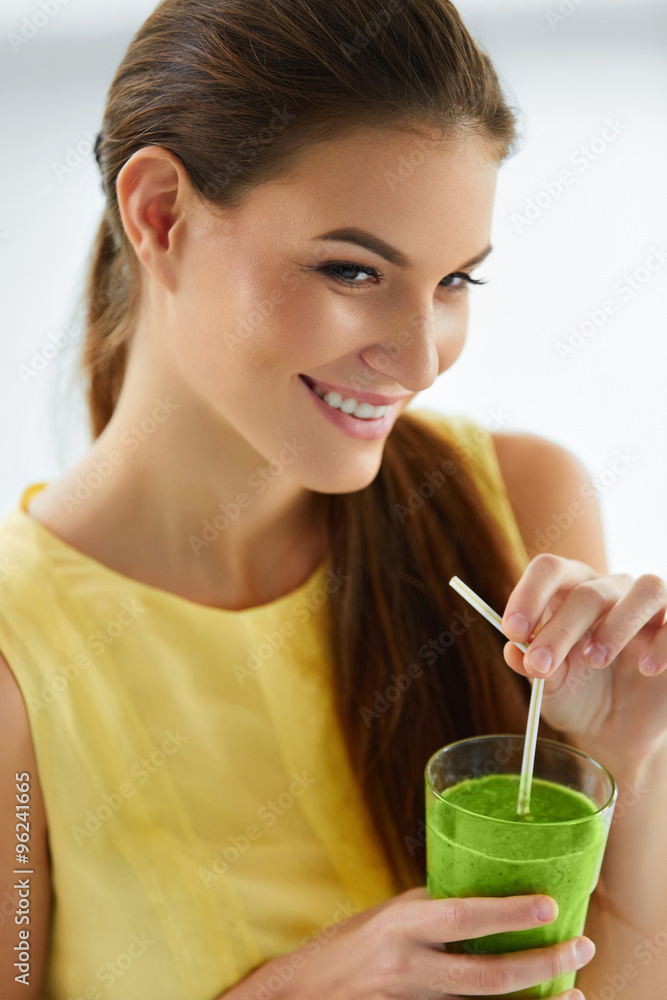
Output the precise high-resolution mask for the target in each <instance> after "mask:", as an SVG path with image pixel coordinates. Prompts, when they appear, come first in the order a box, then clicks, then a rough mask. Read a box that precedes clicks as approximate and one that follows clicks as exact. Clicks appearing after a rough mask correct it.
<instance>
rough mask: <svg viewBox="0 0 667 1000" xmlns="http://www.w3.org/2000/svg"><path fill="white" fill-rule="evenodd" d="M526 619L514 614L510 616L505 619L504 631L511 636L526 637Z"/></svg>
mask: <svg viewBox="0 0 667 1000" xmlns="http://www.w3.org/2000/svg"><path fill="white" fill-rule="evenodd" d="M528 624H529V622H528V619H527V618H524V617H523V615H519V614H516V612H515V613H514V614H513V615H510V616H509V618H508V619H507V625H506V629H507V631H508V632H511V633H512V635H526V634H527V632H528Z"/></svg>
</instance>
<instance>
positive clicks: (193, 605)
mask: <svg viewBox="0 0 667 1000" xmlns="http://www.w3.org/2000/svg"><path fill="white" fill-rule="evenodd" d="M48 485H49V484H48V482H39V483H33V484H32V485H30V486H28V487H27V488H26V489H25V490H24V491H23V494H22V495H21V499H20V501H19V504H18V506H17V507H16V509H15V513H16V514H17V515H18V516H19V517H21V518H22V519H23V520H24V522H25V523H27V524H29V525H31V526H32V528H33V530H34V531H35V532H36V533H37V534H38V535H39V536H40V537H41V538H42V539H43V540H45V541H46V542H47V543H48V544H49V545H51V546H52V547H53V548H56V549H60V550H61V551H62V552H65V553H66V554H67V555H68V556H69V558H74V559H78V560H79V561H80V562H82V563H83V564H84V565H87V566H89V567H90V568H91V569H95V570H97V571H98V572H100V573H103V574H105V575H107V576H109V577H111V578H112V579H115V580H117V581H118V582H119V583H123V584H124V585H126V586H127V585H128V584H131V585H133V586H135V587H138V588H139V589H140V590H141V591H146V592H147V593H150V594H152V595H154V596H155V597H161V598H162V599H164V600H166V601H167V602H171V603H174V602H176V603H177V604H179V605H181V606H183V607H186V608H190V609H192V610H195V609H196V610H197V611H198V612H200V611H201V612H204V613H207V612H212V613H213V614H215V615H223V616H224V615H229V616H234V617H238V616H240V615H247V616H250V615H261V614H270V613H273V612H274V611H275V610H276V609H277V608H281V607H282V606H283V605H285V604H288V603H289V602H293V601H295V600H298V599H299V598H300V597H302V596H303V595H305V594H306V593H308V592H309V591H310V590H312V589H313V588H314V587H315V586H316V585H317V584H318V583H319V581H320V578H321V577H323V576H324V575H325V572H326V570H327V566H328V563H327V561H323V562H321V563H320V564H319V565H318V566H316V568H315V569H314V570H313V572H312V573H311V574H310V576H308V577H307V579H306V580H304V582H303V583H301V584H299V586H298V587H296V588H295V589H294V590H291V591H289V593H287V594H283V595H282V596H281V597H276V598H275V599H274V600H272V601H267V602H266V603H264V604H256V605H254V606H253V607H250V608H218V607H215V606H214V605H212V604H201V603H199V602H198V601H192V600H190V598H188V597H183V596H182V595H181V594H175V593H174V592H173V591H171V590H164V589H163V588H162V587H155V586H153V584H151V583H145V582H144V581H143V580H137V579H135V578H134V577H132V576H127V575H126V574H125V573H119V572H118V571H117V570H115V569H112V568H111V567H110V566H107V565H106V564H105V563H102V562H99V560H97V559H94V558H93V557H92V556H89V555H87V554H86V553H85V552H82V551H81V550H80V549H77V548H75V547H74V546H73V545H70V544H69V542H66V541H65V540H64V539H63V538H60V537H59V536H58V535H56V534H55V533H54V532H53V531H51V529H50V528H47V526H46V525H45V524H43V523H42V522H41V521H39V520H38V519H37V518H36V517H34V516H33V515H32V514H31V513H30V512H29V510H28V504H29V503H30V501H31V500H32V498H33V497H34V496H35V495H36V494H37V493H38V492H39V491H40V490H41V489H44V487H46V486H48Z"/></svg>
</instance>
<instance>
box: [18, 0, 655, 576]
mask: <svg viewBox="0 0 667 1000" xmlns="http://www.w3.org/2000/svg"><path fill="white" fill-rule="evenodd" d="M43 2H44V4H45V5H46V7H47V8H48V9H49V10H54V9H55V11H56V12H55V14H53V16H50V17H49V20H48V23H46V24H45V25H44V26H43V27H40V28H39V30H38V31H37V32H36V33H35V36H34V37H33V38H32V39H31V40H30V41H29V42H28V43H27V44H25V45H21V46H20V48H18V50H17V51H14V48H13V47H12V44H11V40H10V33H11V32H15V33H18V32H20V31H21V30H22V28H23V27H24V26H25V22H24V20H23V19H24V18H25V17H27V18H28V19H31V18H32V17H33V16H34V15H35V14H36V13H37V12H38V11H40V9H41V8H40V5H39V0H3V4H2V8H1V9H0V53H1V55H0V73H1V77H0V88H1V93H0V134H1V135H2V137H3V144H2V149H1V151H0V176H1V179H2V184H1V186H0V275H1V279H0V280H1V282H2V287H1V298H0V317H1V326H0V427H1V438H0V466H1V468H2V477H1V479H0V517H1V516H3V515H4V514H5V513H6V512H8V511H9V510H10V509H11V508H12V507H14V506H15V504H16V503H17V502H18V499H19V496H20V493H21V492H22V490H23V489H24V488H25V487H26V486H27V485H29V484H31V483H33V482H38V481H49V480H51V479H54V478H57V477H58V476H59V475H60V474H62V472H63V471H64V469H65V468H67V467H69V466H70V465H72V464H73V463H74V462H75V461H77V460H78V459H79V458H80V457H81V456H82V455H83V454H84V453H85V451H86V450H87V446H88V443H89V438H88V432H87V424H86V418H85V409H84V406H83V401H82V394H81V391H80V389H79V388H78V387H77V384H76V382H75V381H74V379H73V377H72V370H73V365H72V362H73V361H74V360H75V357H76V350H77V336H78V333H79V329H78V327H77V326H74V327H73V326H72V325H71V321H72V317H73V313H74V307H75V303H76V300H77V297H78V294H79V292H80V289H81V284H82V281H83V276H84V273H85V268H86V264H87V257H88V252H89V248H90V245H91V242H92V239H93V236H94V233H95V231H96V229H97V225H98V221H99V216H100V213H101V211H102V207H103V196H102V190H101V183H100V178H99V173H98V170H97V165H96V163H95V160H94V157H93V154H92V152H90V153H88V154H87V155H84V156H83V157H82V158H81V162H80V163H79V164H77V165H75V166H73V168H72V169H71V170H69V172H67V173H65V174H64V175H63V176H60V177H59V176H57V167H56V164H63V163H64V162H65V158H66V156H67V153H68V147H69V146H72V147H76V146H77V144H79V143H82V142H83V143H84V147H83V148H84V149H85V142H86V135H87V133H88V135H92V136H93V137H94V135H95V134H96V132H97V129H98V128H99V125H100V122H101V115H102V109H103V106H104V101H105V96H106V91H107V88H108V86H109V83H110V81H111V78H112V76H113V73H114V71H115V69H116V66H117V65H118V62H119V61H120V59H121V58H122V56H123V53H124V51H125V49H126V47H127V44H128V43H129V41H130V38H131V37H132V34H133V33H134V32H135V31H136V30H137V28H138V27H139V26H140V24H141V23H142V21H143V20H144V19H145V17H146V16H147V14H148V13H149V12H150V11H151V10H152V9H153V6H154V3H153V0H113V2H112V3H104V4H102V3H100V2H99V0H68V2H67V3H66V4H64V3H62V0H43ZM257 2H261V0H257ZM459 9H460V10H461V12H462V14H463V15H464V18H465V19H466V21H467V23H468V25H469V27H470V28H471V30H472V31H473V34H474V35H475V36H476V37H477V39H478V40H479V41H480V42H481V43H482V44H483V45H484V46H485V47H486V48H487V50H488V51H489V52H490V54H491V56H492V58H493V59H494V62H495V65H496V67H497V69H498V70H499V72H500V74H501V77H502V80H503V83H504V85H505V87H506V89H507V91H508V92H509V94H510V97H511V99H512V101H514V102H515V103H517V104H518V105H519V106H520V107H521V109H522V112H523V128H524V134H525V139H524V142H523V146H522V148H521V150H520V151H519V152H518V154H517V155H516V156H515V157H514V158H513V159H511V160H510V161H508V162H507V163H506V164H505V165H504V166H503V167H502V170H501V172H500V176H499V188H498V197H497V202H496V210H495V218H494V228H493V234H492V237H493V244H494V247H495V251H494V253H493V254H492V256H491V257H490V258H489V260H488V262H487V263H486V264H484V265H483V266H482V267H481V268H480V269H479V270H478V271H477V272H476V274H477V275H478V276H480V277H486V278H488V279H489V284H488V285H486V286H485V287H480V288H474V289H472V290H471V299H472V303H473V305H472V313H471V325H470V336H469V340H468V343H467V345H466V348H465V350H464V353H463V355H462V356H461V358H460V360H459V361H457V363H456V364H455V365H454V366H453V368H452V369H450V370H449V371H448V372H445V373H444V374H443V375H442V376H441V377H440V378H439V379H438V381H437V383H436V384H435V386H434V387H433V388H432V389H430V390H428V391H426V392H424V393H422V394H421V395H420V396H419V397H417V399H416V400H415V402H414V403H413V405H414V406H418V407H431V408H433V409H438V410H441V411H442V412H444V413H456V412H465V413H468V414H470V415H471V416H472V417H474V418H475V419H477V420H478V421H479V422H480V423H484V424H485V425H486V426H488V427H489V428H490V429H494V427H497V426H498V424H497V422H496V423H494V414H497V413H498V412H499V411H500V412H502V413H503V414H504V417H503V428H504V429H520V430H524V431H529V432H532V433H535V434H539V435H542V436H544V437H548V438H550V439H552V440H554V441H557V442H559V443H561V444H563V445H565V446H566V447H567V448H569V449H570V450H571V451H573V452H574V453H575V454H576V455H578V456H579V458H580V459H581V460H582V461H583V462H584V464H585V465H586V466H587V468H588V470H589V472H590V475H591V478H592V479H593V480H595V481H596V482H597V483H598V485H599V486H600V489H601V493H602V504H603V516H604V521H605V532H606V537H607V545H608V551H609V556H610V567H611V570H612V571H613V572H621V571H628V572H632V573H634V574H639V573H642V572H654V573H659V574H660V575H662V576H667V531H665V529H664V527H663V525H664V517H665V504H664V498H665V496H666V494H667V430H666V418H667V406H666V405H665V381H666V377H667V375H666V373H667V342H666V337H667V329H666V324H665V312H666V310H667V261H665V263H663V264H661V265H660V266H659V267H658V268H657V269H656V270H654V271H651V272H648V271H643V270H642V266H643V265H644V262H645V261H646V260H647V259H648V258H649V257H650V255H651V252H652V249H653V248H656V249H658V250H663V251H667V206H666V197H665V190H666V183H665V168H666V165H667V115H666V110H667V98H666V95H667V57H666V56H667V4H665V3H664V2H662V0H579V2H578V3H577V2H575V0H554V2H551V3H548V2H543V0H514V2H512V0H461V2H460V4H459ZM568 10H569V11H570V13H569V14H568V13H567V11H568ZM559 11H562V12H563V13H562V14H559ZM37 20H38V21H39V20H40V18H37ZM608 119H611V120H615V121H618V122H619V123H620V127H621V131H620V134H619V135H618V137H617V138H616V139H615V140H614V141H613V142H610V143H607V144H606V145H605V148H604V149H603V150H602V151H600V146H599V145H595V144H594V145H593V147H592V149H591V153H592V155H593V157H594V158H593V160H592V161H591V162H589V163H588V166H587V168H586V169H585V170H584V169H582V168H581V165H580V164H581V162H582V154H581V152H580V151H579V150H580V147H581V146H582V145H583V146H588V147H589V149H590V148H591V143H594V141H595V140H596V138H598V137H599V136H600V135H601V134H602V131H603V129H604V128H605V123H606V122H607V120H608ZM88 148H90V147H88ZM596 150H597V155H596V153H595V151H596ZM573 158H574V159H573ZM565 169H567V170H569V171H570V176H571V177H572V182H571V183H570V184H569V185H568V186H565V187H563V189H562V192H561V193H560V195H559V196H555V197H554V196H552V197H550V196H549V195H548V193H547V188H548V187H550V188H551V191H552V192H555V191H557V187H556V186H555V185H554V183H553V182H554V181H556V180H557V178H558V175H559V173H560V172H561V171H563V170H565ZM545 185H546V186H545ZM538 195H539V196H540V198H539V201H540V202H541V207H540V206H539V205H538V207H537V212H536V211H535V210H533V215H534V216H536V217H534V218H533V219H532V220H530V221H528V222H526V221H522V219H524V220H525V215H526V205H527V202H528V201H529V200H533V201H534V200H535V199H536V198H537V196H538ZM547 201H550V203H549V204H546V203H547ZM653 261H654V262H655V258H653ZM626 274H630V275H631V276H632V275H635V274H636V278H635V279H634V280H635V281H636V283H637V284H638V285H639V287H638V288H637V290H635V291H633V292H632V294H628V293H622V292H621V291H620V290H619V287H620V286H619V283H621V284H622V285H626V279H625V278H624V275H626ZM649 275H650V276H649ZM647 277H648V280H644V279H645V278H647ZM626 287H627V286H626ZM608 300H612V305H614V306H615V307H616V308H615V311H614V312H613V313H612V314H610V315H605V314H604V312H602V313H601V310H602V309H603V305H604V304H605V302H607V301H608ZM589 310H590V311H591V312H592V313H593V314H594V315H597V318H598V320H599V319H600V314H601V315H602V317H603V318H604V322H603V323H601V324H600V325H599V326H594V325H589V326H587V327H586V328H585V329H586V330H587V331H588V333H589V334H590V335H589V336H580V342H581V346H579V347H577V348H576V349H575V350H574V351H573V353H571V354H569V355H568V356H567V357H560V356H559V353H558V345H559V344H567V342H568V339H569V338H570V337H571V336H572V332H573V328H576V329H578V330H580V329H581V327H582V324H584V323H585V322H586V321H587V320H589V319H590V317H589V315H588V311H589ZM56 335H60V336H61V341H63V340H64V341H65V342H67V344H68V346H67V347H66V348H64V349H62V350H60V351H59V352H58V353H57V356H56V358H55V359H54V360H51V361H49V362H48V364H46V367H45V368H44V370H43V371H40V372H39V373H37V374H34V375H33V376H31V377H29V378H27V379H26V377H25V374H24V376H23V377H22V375H21V371H22V370H23V371H24V372H25V368H29V367H30V366H31V365H34V364H35V363H38V361H37V362H36V359H38V358H39V356H41V355H42V352H43V350H44V348H45V347H47V349H48V345H51V344H52V343H53V340H52V337H55V336H56ZM575 343H576V341H575ZM35 352H37V354H36V353H35ZM21 366H24V368H23V369H22V367H21ZM617 452H620V453H621V454H623V455H625V456H626V458H625V460H624V462H619V461H618V460H617V458H618V456H617ZM615 460H616V461H615ZM614 463H615V469H614V468H613V465H614ZM558 513H560V512H559V511H554V514H558Z"/></svg>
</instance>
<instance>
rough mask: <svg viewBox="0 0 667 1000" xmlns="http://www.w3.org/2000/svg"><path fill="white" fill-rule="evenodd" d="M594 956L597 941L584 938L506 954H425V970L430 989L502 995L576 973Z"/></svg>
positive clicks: (460, 993)
mask: <svg viewBox="0 0 667 1000" xmlns="http://www.w3.org/2000/svg"><path fill="white" fill-rule="evenodd" d="M594 955H595V945H594V944H593V942H592V941H591V940H590V939H589V938H587V937H580V938H571V939H570V940H569V941H563V942H562V943H561V944H555V945H552V946H551V947H550V948H532V949H530V950H529V951H517V952H514V953H512V954H505V955H479V956H476V955H449V954H444V955H443V954H441V953H438V952H433V954H432V955H431V956H428V957H426V956H425V957H424V959H423V970H424V974H425V977H426V982H427V983H428V987H429V989H442V991H443V992H444V993H453V994H454V995H456V996H458V995H465V996H476V997H479V996H483V997H486V996H496V995H501V996H502V995H503V994H505V993H512V992H514V991H515V990H525V989H530V987H532V986H537V985H539V984H540V983H547V982H549V981H550V980H552V979H556V978H557V977H558V976H562V975H565V974H566V973H568V972H575V971H576V970H577V969H581V968H582V967H583V966H584V965H587V964H588V962H590V960H591V959H592V958H593V956H594ZM567 995H568V994H567V993H566V994H565V996H566V997H567ZM575 995H576V994H575Z"/></svg>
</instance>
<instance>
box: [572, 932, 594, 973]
mask: <svg viewBox="0 0 667 1000" xmlns="http://www.w3.org/2000/svg"><path fill="white" fill-rule="evenodd" d="M574 953H575V956H576V959H577V962H578V963H579V965H578V968H581V966H582V965H586V964H587V963H588V962H590V960H591V959H592V957H593V955H594V954H595V945H594V944H593V942H592V941H591V939H590V938H579V940H578V941H577V943H576V944H575V946H574Z"/></svg>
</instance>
